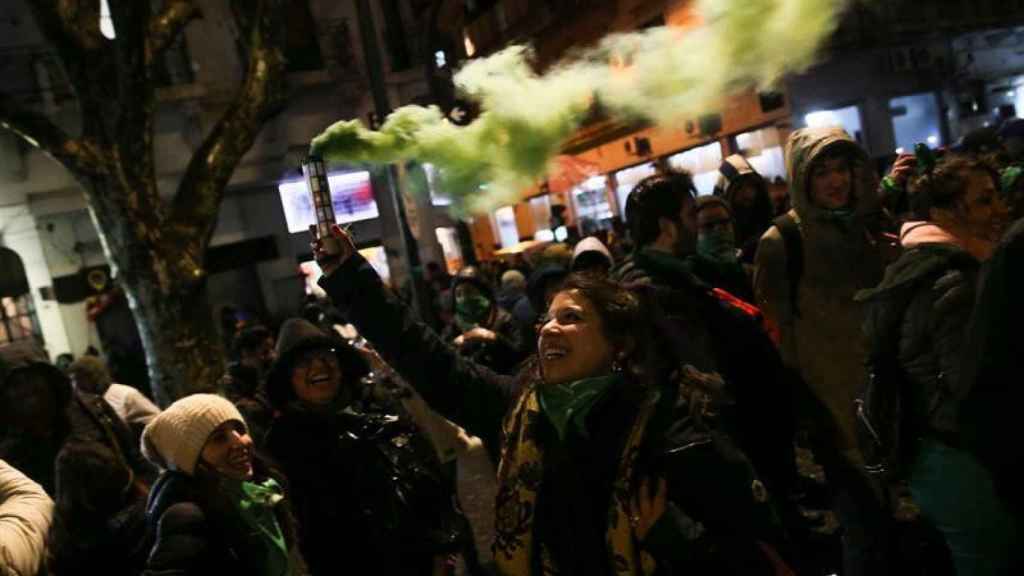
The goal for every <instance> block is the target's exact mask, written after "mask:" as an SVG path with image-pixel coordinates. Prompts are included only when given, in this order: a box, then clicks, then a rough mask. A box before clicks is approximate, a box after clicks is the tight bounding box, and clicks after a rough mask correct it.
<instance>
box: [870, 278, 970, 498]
mask: <svg viewBox="0 0 1024 576" xmlns="http://www.w3.org/2000/svg"><path fill="white" fill-rule="evenodd" d="M951 267H952V268H953V269H959V268H960V266H959V265H958V263H957V262H956V261H955V260H950V261H949V265H947V266H940V267H937V268H934V269H932V270H931V271H930V272H928V273H926V274H922V275H921V276H920V277H918V278H916V279H913V280H912V281H909V282H906V283H905V284H901V285H898V286H894V287H892V288H891V289H888V290H886V291H884V292H880V293H879V292H876V293H874V295H873V296H870V297H868V296H861V294H858V296H857V299H858V300H859V301H862V302H864V303H865V306H866V309H865V323H866V324H865V327H866V330H865V332H866V333H867V334H868V335H869V336H871V338H870V342H869V343H868V354H867V359H866V361H865V364H866V369H867V370H866V374H867V381H866V382H865V385H864V389H863V390H862V392H861V393H860V395H859V396H858V398H857V399H856V400H855V401H854V403H855V405H856V415H857V436H858V444H859V447H860V449H861V452H862V454H863V456H864V460H865V470H866V471H867V472H868V474H869V475H871V476H872V477H873V478H875V479H877V480H882V481H885V482H886V483H888V482H889V481H892V480H900V479H902V478H905V477H906V472H907V471H908V468H909V465H910V463H912V462H913V460H914V457H915V455H916V448H917V438H918V436H919V435H920V432H921V426H922V425H924V423H923V422H920V421H914V415H913V414H912V413H911V412H910V407H911V404H910V381H909V379H908V378H907V375H906V372H905V371H904V369H903V366H902V365H901V363H900V358H899V351H900V349H899V346H900V339H901V337H902V329H903V321H904V317H905V316H906V311H907V308H908V307H909V306H910V303H911V300H913V298H914V295H915V294H917V293H918V291H919V290H920V289H922V287H927V288H929V289H930V288H931V287H932V286H934V285H935V284H936V282H938V281H939V279H940V278H942V277H943V276H944V275H945V274H946V273H948V272H949V271H950V269H951ZM862 294H863V293H862ZM933 403H936V402H933ZM936 404H937V403H936Z"/></svg>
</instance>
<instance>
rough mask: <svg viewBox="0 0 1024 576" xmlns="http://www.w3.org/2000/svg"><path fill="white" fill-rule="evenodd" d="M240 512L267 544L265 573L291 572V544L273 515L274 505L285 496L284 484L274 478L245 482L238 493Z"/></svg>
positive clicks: (280, 574)
mask: <svg viewBox="0 0 1024 576" xmlns="http://www.w3.org/2000/svg"><path fill="white" fill-rule="evenodd" d="M236 497H237V498H238V501H237V505H238V512H239V514H240V515H241V517H242V520H243V521H245V523H246V524H247V525H248V526H249V527H250V528H252V529H253V530H255V531H256V532H257V533H258V534H259V535H260V536H261V538H262V539H263V542H264V544H265V545H266V547H267V563H266V569H265V571H264V574H265V575H266V576H287V575H288V574H289V572H290V570H289V562H288V545H287V544H286V543H285V541H284V534H282V533H281V526H280V525H279V524H278V523H277V516H275V515H274V506H276V505H277V504H278V503H279V502H281V501H282V500H284V495H283V494H282V493H281V487H280V486H279V485H278V483H277V482H276V481H274V479H273V478H270V479H267V480H266V481H264V482H263V483H261V484H257V483H255V482H242V483H241V485H240V486H239V488H238V492H237V493H236Z"/></svg>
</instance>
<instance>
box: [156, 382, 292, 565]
mask: <svg viewBox="0 0 1024 576" xmlns="http://www.w3.org/2000/svg"><path fill="white" fill-rule="evenodd" d="M142 446H143V451H144V453H145V454H146V457H147V458H149V459H150V460H151V461H152V462H153V463H154V464H156V465H158V466H159V467H160V468H161V469H163V470H164V472H163V474H162V475H161V476H160V478H159V479H158V480H157V482H156V484H154V486H153V489H152V490H151V491H150V495H149V502H148V504H147V507H146V518H147V523H148V527H149V530H150V531H151V533H153V534H155V542H154V544H153V547H152V551H151V552H150V554H149V558H148V561H147V562H146V567H145V571H143V572H142V574H143V576H167V575H173V576H222V575H224V574H246V575H250V574H251V575H257V576H301V575H303V574H306V573H307V572H306V569H305V563H304V562H303V560H302V556H301V554H300V553H299V552H298V547H297V540H296V529H295V525H294V521H293V519H292V515H291V511H290V508H289V504H288V500H287V499H286V498H285V492H284V486H283V484H284V480H283V478H282V477H281V476H280V475H277V474H275V473H274V472H273V471H272V470H270V469H269V468H268V467H266V466H265V465H264V464H263V463H262V462H261V461H259V460H258V459H255V458H254V449H253V442H252V438H250V437H249V433H248V429H247V427H246V425H245V421H244V420H242V415H241V414H240V413H239V412H238V409H236V408H235V407H234V405H233V404H231V402H229V401H228V400H226V399H224V398H222V397H220V396H216V395H213V394H193V395H191V396H186V397H185V398H182V399H180V400H178V401H177V402H175V403H174V404H172V405H171V406H169V407H168V408H167V409H166V410H164V411H163V412H162V413H161V414H160V415H159V416H157V417H156V418H155V419H153V421H152V422H150V423H149V424H148V425H147V426H146V429H145V431H144V432H143V434H142Z"/></svg>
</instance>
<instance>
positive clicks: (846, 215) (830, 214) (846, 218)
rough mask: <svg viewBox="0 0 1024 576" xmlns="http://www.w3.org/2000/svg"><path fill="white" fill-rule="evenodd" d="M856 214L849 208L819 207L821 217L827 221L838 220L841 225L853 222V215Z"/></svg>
mask: <svg viewBox="0 0 1024 576" xmlns="http://www.w3.org/2000/svg"><path fill="white" fill-rule="evenodd" d="M854 214H856V212H855V211H854V210H851V209H850V208H839V209H838V210H830V209H827V208H822V209H821V215H822V217H823V218H824V219H825V220H827V221H829V222H838V223H839V224H840V225H842V226H847V227H849V225H850V223H851V222H853V216H854Z"/></svg>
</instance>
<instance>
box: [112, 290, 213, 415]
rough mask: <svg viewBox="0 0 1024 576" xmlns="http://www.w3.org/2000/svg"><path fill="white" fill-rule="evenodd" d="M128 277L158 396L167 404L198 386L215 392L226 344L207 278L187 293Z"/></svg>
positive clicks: (200, 390) (140, 333) (193, 391)
mask: <svg viewBox="0 0 1024 576" xmlns="http://www.w3.org/2000/svg"><path fill="white" fill-rule="evenodd" d="M137 278H138V279H137V280H136V281H135V282H131V283H128V282H126V283H125V292H126V293H127V294H128V298H129V302H130V303H131V306H132V310H133V312H134V314H135V323H136V325H137V326H138V328H139V336H140V337H141V338H142V345H143V347H144V348H145V350H146V360H147V362H148V365H149V379H150V383H151V385H152V388H153V395H154V396H155V400H156V401H157V403H158V404H160V405H161V406H165V407H166V406H167V405H168V404H170V403H171V402H173V401H174V400H176V399H177V398H181V397H182V396H187V395H189V394H195V393H197V392H215V391H216V389H217V382H218V380H219V379H220V377H221V375H222V374H223V372H224V349H223V346H222V345H221V340H220V337H219V335H218V333H217V329H216V325H215V323H214V321H213V315H212V314H211V312H210V307H209V304H208V303H207V301H206V290H205V282H203V283H202V284H201V285H199V286H196V287H195V288H193V289H192V290H190V291H188V292H187V293H177V294H174V295H167V294H164V293H163V292H162V291H161V290H160V289H159V287H158V286H157V285H156V284H155V283H153V282H151V281H149V280H148V279H143V278H139V277H138V276H137Z"/></svg>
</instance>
